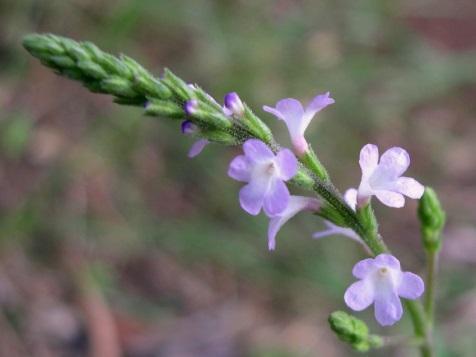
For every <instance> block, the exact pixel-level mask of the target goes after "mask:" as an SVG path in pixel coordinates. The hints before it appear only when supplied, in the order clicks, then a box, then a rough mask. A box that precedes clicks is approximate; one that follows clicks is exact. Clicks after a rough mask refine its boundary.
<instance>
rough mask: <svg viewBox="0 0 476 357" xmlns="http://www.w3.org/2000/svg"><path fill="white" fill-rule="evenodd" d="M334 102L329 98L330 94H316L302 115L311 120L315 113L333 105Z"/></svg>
mask: <svg viewBox="0 0 476 357" xmlns="http://www.w3.org/2000/svg"><path fill="white" fill-rule="evenodd" d="M335 102H336V101H335V100H334V99H333V98H331V97H330V92H327V93H324V94H318V95H316V96H315V97H314V98H313V99H312V100H311V101H310V102H309V104H308V105H307V107H306V110H305V114H304V115H305V116H308V115H309V116H310V117H311V118H312V117H313V116H314V115H315V114H316V113H317V112H319V111H321V110H322V109H324V108H325V107H327V106H328V105H331V104H334V103H335Z"/></svg>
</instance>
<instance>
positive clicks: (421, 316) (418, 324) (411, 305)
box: [405, 300, 433, 357]
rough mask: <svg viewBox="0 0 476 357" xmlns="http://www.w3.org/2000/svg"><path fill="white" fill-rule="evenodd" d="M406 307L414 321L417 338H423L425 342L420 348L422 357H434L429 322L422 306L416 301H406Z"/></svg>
mask: <svg viewBox="0 0 476 357" xmlns="http://www.w3.org/2000/svg"><path fill="white" fill-rule="evenodd" d="M405 306H406V308H407V311H408V312H409V314H410V318H411V320H412V324H413V331H414V333H415V337H416V338H421V339H423V341H424V342H423V343H422V344H421V346H420V354H421V356H422V357H432V356H433V348H432V344H431V339H430V335H429V329H428V322H427V320H426V316H425V313H424V311H423V306H422V304H421V303H420V302H419V301H416V300H406V301H405Z"/></svg>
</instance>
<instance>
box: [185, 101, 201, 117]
mask: <svg viewBox="0 0 476 357" xmlns="http://www.w3.org/2000/svg"><path fill="white" fill-rule="evenodd" d="M184 110H185V113H187V115H194V114H195V113H196V112H197V110H198V100H196V99H190V100H187V101H186V102H185V105H184Z"/></svg>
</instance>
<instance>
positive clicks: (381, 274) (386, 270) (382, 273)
mask: <svg viewBox="0 0 476 357" xmlns="http://www.w3.org/2000/svg"><path fill="white" fill-rule="evenodd" d="M378 272H379V274H380V276H386V275H387V274H388V269H387V268H386V267H383V268H380V269H379V270H378Z"/></svg>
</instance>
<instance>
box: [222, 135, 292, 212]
mask: <svg viewBox="0 0 476 357" xmlns="http://www.w3.org/2000/svg"><path fill="white" fill-rule="evenodd" d="M243 151H244V153H245V154H244V155H239V156H237V157H235V158H234V159H233V161H232V162H231V163H230V167H229V168H228V175H229V176H230V177H231V178H233V179H235V180H237V181H242V182H247V183H248V184H247V185H245V186H244V187H243V188H242V189H241V190H240V204H241V207H242V208H243V209H244V210H245V211H246V212H248V213H249V214H252V215H257V214H258V213H259V212H260V211H261V208H262V207H263V209H264V212H265V213H266V215H268V216H270V217H272V216H275V215H277V214H280V213H281V212H283V211H284V210H285V208H286V207H287V205H288V202H289V191H288V188H287V186H286V184H285V183H284V181H287V180H289V179H291V178H292V177H293V176H294V175H295V174H296V172H297V170H298V164H297V159H296V157H295V156H294V154H293V153H292V152H291V151H290V150H288V149H281V150H280V151H279V152H278V153H277V154H276V155H275V154H274V153H273V152H272V151H271V149H270V148H269V147H268V146H267V145H266V144H265V143H263V142H262V141H260V140H257V139H249V140H247V141H246V142H245V143H244V144H243Z"/></svg>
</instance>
